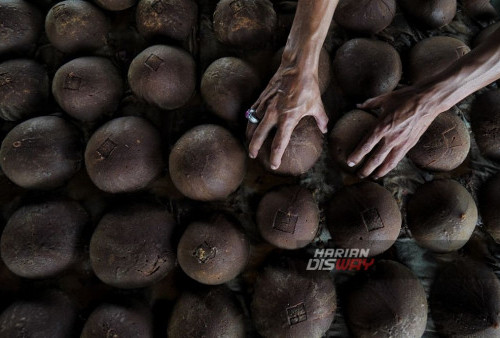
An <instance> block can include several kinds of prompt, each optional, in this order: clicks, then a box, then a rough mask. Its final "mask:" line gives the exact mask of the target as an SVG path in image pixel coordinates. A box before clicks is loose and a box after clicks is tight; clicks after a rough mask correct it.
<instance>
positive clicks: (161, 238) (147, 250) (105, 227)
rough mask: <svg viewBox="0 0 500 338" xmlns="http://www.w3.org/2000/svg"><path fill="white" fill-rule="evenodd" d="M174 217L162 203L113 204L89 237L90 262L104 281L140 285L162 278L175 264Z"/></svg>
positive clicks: (111, 283)
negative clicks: (114, 205) (113, 206)
mask: <svg viewBox="0 0 500 338" xmlns="http://www.w3.org/2000/svg"><path fill="white" fill-rule="evenodd" d="M174 227H175V221H174V219H173V217H172V215H171V214H170V213H169V212H168V211H167V210H166V209H165V208H164V207H162V206H160V205H156V204H150V203H135V204H129V205H126V206H120V207H116V208H115V209H113V210H111V211H110V212H108V213H107V214H105V215H104V216H103V217H102V219H101V220H100V221H99V224H98V225H97V227H96V229H95V231H94V233H93V235H92V238H91V240H90V248H89V251H90V263H91V265H92V269H93V270H94V272H95V274H96V275H97V277H98V278H99V279H100V280H101V281H103V282H104V283H106V284H108V285H111V286H114V287H117V288H123V289H133V288H143V287H148V286H151V285H153V284H155V283H157V282H159V281H160V280H162V279H163V278H164V277H165V276H166V275H167V274H168V273H169V272H170V271H171V270H172V269H173V268H174V265H175V250H174V247H173V243H172V233H173V230H174Z"/></svg>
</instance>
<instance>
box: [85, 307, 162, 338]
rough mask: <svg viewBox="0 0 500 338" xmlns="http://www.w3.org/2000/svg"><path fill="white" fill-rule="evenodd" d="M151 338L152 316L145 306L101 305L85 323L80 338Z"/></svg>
mask: <svg viewBox="0 0 500 338" xmlns="http://www.w3.org/2000/svg"><path fill="white" fill-rule="evenodd" d="M108 337H134V338H139V337H141V338H142V337H144V338H152V337H153V322H152V314H151V311H150V310H149V309H147V308H146V307H145V306H138V305H132V306H129V305H127V306H125V305H118V304H102V305H100V306H99V307H98V308H97V309H95V310H94V311H93V312H92V313H91V314H90V316H89V318H88V319H87V321H86V322H85V326H84V327H83V330H82V333H81V335H80V338H108Z"/></svg>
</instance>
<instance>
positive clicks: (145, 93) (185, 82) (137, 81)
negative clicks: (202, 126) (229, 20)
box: [128, 45, 196, 109]
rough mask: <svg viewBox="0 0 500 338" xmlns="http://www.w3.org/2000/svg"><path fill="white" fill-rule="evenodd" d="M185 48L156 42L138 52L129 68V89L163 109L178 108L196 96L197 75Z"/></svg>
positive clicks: (191, 58) (192, 61)
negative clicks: (156, 43) (194, 93)
mask: <svg viewBox="0 0 500 338" xmlns="http://www.w3.org/2000/svg"><path fill="white" fill-rule="evenodd" d="M195 67H196V66H195V63H194V60H193V57H192V56H191V55H190V54H189V53H187V52H186V51H184V50H182V49H180V48H177V47H170V46H165V45H155V46H151V47H149V48H147V49H145V50H143V51H142V52H141V53H139V55H137V56H136V57H135V58H134V60H133V61H132V63H131V64H130V68H129V71H128V82H129V85H130V89H132V91H133V92H134V94H135V95H137V96H138V97H139V98H141V99H143V100H144V101H146V102H147V103H149V104H152V105H155V106H157V107H159V108H162V109H175V108H179V107H181V106H183V105H185V104H186V103H187V101H188V100H189V99H190V98H191V96H192V95H193V92H194V89H195V84H196V74H195Z"/></svg>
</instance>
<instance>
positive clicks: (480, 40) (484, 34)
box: [474, 22, 500, 47]
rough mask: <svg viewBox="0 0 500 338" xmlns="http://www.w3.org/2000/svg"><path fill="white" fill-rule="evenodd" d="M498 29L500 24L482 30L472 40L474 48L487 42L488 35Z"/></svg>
mask: <svg viewBox="0 0 500 338" xmlns="http://www.w3.org/2000/svg"><path fill="white" fill-rule="evenodd" d="M498 29H500V22H497V23H494V24H492V25H489V26H488V27H486V28H485V29H483V30H482V31H481V32H479V34H478V35H477V36H476V38H475V39H474V47H477V46H479V45H480V44H481V43H483V42H484V41H485V40H487V39H488V38H489V37H490V35H491V34H493V32H495V31H496V30H498Z"/></svg>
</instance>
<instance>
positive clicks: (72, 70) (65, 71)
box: [52, 56, 124, 121]
mask: <svg viewBox="0 0 500 338" xmlns="http://www.w3.org/2000/svg"><path fill="white" fill-rule="evenodd" d="M123 91H124V85H123V79H122V78H121V75H120V73H119V71H118V69H117V68H116V67H115V66H114V65H113V64H112V63H111V61H109V60H108V59H106V58H103V57H94V56H87V57H81V58H77V59H74V60H71V61H70V62H68V63H66V64H64V65H63V66H61V67H60V68H59V69H58V70H57V72H56V74H55V75H54V79H53V81H52V94H53V95H54V98H55V99H56V101H57V103H58V104H59V106H60V107H61V108H62V109H63V110H64V111H65V112H66V113H67V114H68V115H70V116H71V117H74V118H76V119H78V120H80V121H94V120H97V119H99V118H100V117H103V116H104V115H106V114H112V113H114V112H115V111H116V109H117V108H118V104H119V103H120V100H121V98H122V96H123Z"/></svg>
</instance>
